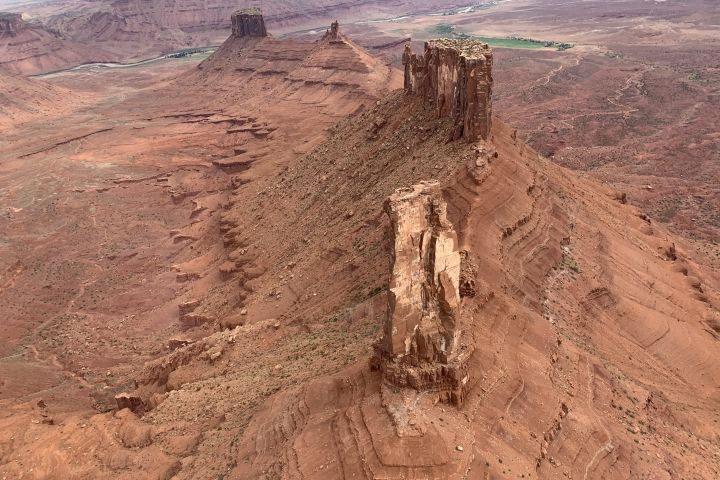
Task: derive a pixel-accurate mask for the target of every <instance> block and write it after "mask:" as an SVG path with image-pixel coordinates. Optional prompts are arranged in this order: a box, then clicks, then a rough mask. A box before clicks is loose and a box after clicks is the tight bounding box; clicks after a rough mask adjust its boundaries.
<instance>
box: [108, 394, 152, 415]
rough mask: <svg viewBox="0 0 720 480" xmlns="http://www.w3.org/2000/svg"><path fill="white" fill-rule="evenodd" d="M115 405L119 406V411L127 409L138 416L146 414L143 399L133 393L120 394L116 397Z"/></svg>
mask: <svg viewBox="0 0 720 480" xmlns="http://www.w3.org/2000/svg"><path fill="white" fill-rule="evenodd" d="M115 403H116V404H117V409H118V410H123V409H125V408H127V409H128V410H130V411H131V412H134V413H137V414H138V415H141V414H143V413H144V412H145V403H144V402H143V400H142V398H140V397H139V396H137V395H133V394H131V393H119V394H117V395H115Z"/></svg>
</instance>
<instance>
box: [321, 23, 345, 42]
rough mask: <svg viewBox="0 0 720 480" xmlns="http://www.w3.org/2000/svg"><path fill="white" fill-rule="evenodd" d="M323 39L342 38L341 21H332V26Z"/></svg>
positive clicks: (333, 39)
mask: <svg viewBox="0 0 720 480" xmlns="http://www.w3.org/2000/svg"><path fill="white" fill-rule="evenodd" d="M323 40H330V41H331V42H332V41H335V40H341V37H340V22H338V21H337V20H335V21H334V22H332V23H331V24H330V28H328V29H327V31H326V32H325V35H324V36H323Z"/></svg>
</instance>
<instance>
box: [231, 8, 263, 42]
mask: <svg viewBox="0 0 720 480" xmlns="http://www.w3.org/2000/svg"><path fill="white" fill-rule="evenodd" d="M230 20H231V22H232V34H233V35H234V36H236V37H267V36H268V33H267V30H266V29H265V20H264V19H263V16H262V11H261V10H260V9H259V8H243V9H242V10H238V11H237V12H235V13H233V14H232V17H231V19H230Z"/></svg>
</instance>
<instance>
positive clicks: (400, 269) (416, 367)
mask: <svg viewBox="0 0 720 480" xmlns="http://www.w3.org/2000/svg"><path fill="white" fill-rule="evenodd" d="M446 209H447V205H446V203H445V200H443V198H442V192H441V189H440V184H439V183H438V182H436V181H428V182H421V183H419V184H418V185H415V186H414V187H412V188H407V189H400V190H397V191H396V192H395V193H394V194H393V195H391V196H390V198H388V200H387V201H386V203H385V211H386V212H387V214H388V216H389V217H390V224H391V231H390V238H391V244H392V246H391V258H392V264H393V265H392V269H391V273H390V283H389V294H388V314H387V317H386V320H385V325H384V337H383V339H382V340H381V342H380V344H379V345H378V346H377V349H376V350H377V351H376V358H375V360H374V364H375V365H376V366H377V367H378V368H380V369H381V370H382V372H383V378H384V379H385V381H386V382H387V383H390V384H392V385H396V386H400V387H412V388H414V389H416V390H421V391H434V392H438V394H439V399H440V400H442V401H448V402H451V403H455V404H461V403H462V400H463V395H464V385H466V384H467V381H468V374H467V369H466V368H465V365H464V359H465V358H466V354H465V352H463V351H462V349H461V348H460V341H459V337H460V328H459V327H460V325H459V323H460V292H459V289H458V286H459V283H460V262H461V258H460V252H458V250H457V244H458V241H457V234H456V233H455V229H454V228H453V226H452V224H451V223H450V222H449V221H448V218H447V211H446Z"/></svg>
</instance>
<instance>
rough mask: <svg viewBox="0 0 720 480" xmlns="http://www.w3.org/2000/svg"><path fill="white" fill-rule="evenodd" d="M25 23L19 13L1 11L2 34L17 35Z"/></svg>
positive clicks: (0, 30) (0, 31) (0, 26)
mask: <svg viewBox="0 0 720 480" xmlns="http://www.w3.org/2000/svg"><path fill="white" fill-rule="evenodd" d="M24 25H25V22H24V21H23V19H22V15H20V14H19V13H9V12H0V35H10V36H15V34H16V33H17V32H19V31H20V30H22V29H23V27H24Z"/></svg>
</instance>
